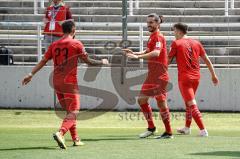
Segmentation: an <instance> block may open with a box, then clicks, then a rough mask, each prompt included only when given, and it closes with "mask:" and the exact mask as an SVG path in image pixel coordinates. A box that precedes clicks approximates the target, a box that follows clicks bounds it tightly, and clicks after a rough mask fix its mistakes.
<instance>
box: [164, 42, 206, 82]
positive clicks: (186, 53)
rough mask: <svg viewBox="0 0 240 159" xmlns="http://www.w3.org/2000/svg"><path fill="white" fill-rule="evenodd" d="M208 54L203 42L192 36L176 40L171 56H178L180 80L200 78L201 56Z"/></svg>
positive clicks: (172, 46)
mask: <svg viewBox="0 0 240 159" xmlns="http://www.w3.org/2000/svg"><path fill="white" fill-rule="evenodd" d="M204 54H206V52H205V50H204V48H203V46H202V44H201V43H200V42H199V41H197V40H193V39H190V38H182V39H179V40H175V41H174V42H173V43H172V45H171V51H170V53H169V55H168V56H169V57H174V56H175V57H176V61H177V66H178V80H179V81H183V80H189V79H200V63H199V59H200V56H203V55H204Z"/></svg>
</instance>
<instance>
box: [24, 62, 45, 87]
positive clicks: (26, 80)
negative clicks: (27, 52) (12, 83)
mask: <svg viewBox="0 0 240 159" xmlns="http://www.w3.org/2000/svg"><path fill="white" fill-rule="evenodd" d="M47 62H48V60H47V59H46V58H43V59H42V60H41V61H40V62H39V63H38V64H37V65H36V66H35V67H34V68H33V69H32V71H31V73H29V74H28V75H27V76H25V77H24V79H23V80H22V85H26V84H28V83H29V82H30V81H31V79H32V77H33V75H34V74H36V73H37V72H38V71H39V70H41V68H42V67H43V66H45V65H46V63H47Z"/></svg>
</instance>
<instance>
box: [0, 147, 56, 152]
mask: <svg viewBox="0 0 240 159" xmlns="http://www.w3.org/2000/svg"><path fill="white" fill-rule="evenodd" d="M56 149H58V147H56V146H54V147H16V148H4V149H1V148H0V151H16V150H56Z"/></svg>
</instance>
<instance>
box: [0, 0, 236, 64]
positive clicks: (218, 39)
mask: <svg viewBox="0 0 240 159" xmlns="http://www.w3.org/2000/svg"><path fill="white" fill-rule="evenodd" d="M65 2H66V4H67V5H69V6H70V7H71V11H72V13H73V17H74V19H75V21H76V22H79V24H80V26H78V27H77V29H78V30H81V31H78V33H77V38H78V39H81V41H82V42H83V43H84V45H85V46H86V49H87V51H88V52H91V53H93V54H97V55H98V56H99V57H108V58H109V59H110V60H111V58H112V57H111V55H112V53H113V52H110V51H107V50H106V49H105V48H104V45H105V44H106V43H107V42H109V41H113V42H116V43H119V42H120V41H121V34H122V33H121V21H122V16H121V13H122V9H121V6H122V2H121V1H120V0H103V1H101V0H93V1H86V0H83V1H77V0H65ZM224 3H225V1H224V0H211V1H207V0H197V1H194V0H186V1H185V0H160V1H158V0H140V1H139V7H140V8H139V9H136V8H135V7H134V9H133V14H134V15H133V16H128V22H129V23H128V24H129V29H128V30H129V32H128V35H129V39H130V40H131V41H132V49H134V50H136V51H137V50H138V48H139V25H146V24H145V21H146V16H147V14H149V13H152V12H156V13H158V14H162V15H164V17H165V23H164V24H162V25H161V31H162V32H163V33H164V35H166V38H167V43H168V46H169V45H170V43H171V41H172V40H173V39H174V38H173V36H172V34H171V32H170V31H171V27H172V24H173V23H176V22H185V23H188V24H189V25H190V31H191V32H190V33H189V36H190V37H193V38H195V39H199V40H200V41H201V42H202V43H203V44H204V46H205V47H206V51H207V53H208V55H210V56H211V57H210V58H211V60H212V62H213V63H214V64H216V66H218V67H228V66H229V67H238V66H240V52H239V51H240V27H239V26H240V16H239V15H240V0H235V9H229V16H224V6H225V4H224ZM47 5H48V2H45V6H47ZM39 13H40V14H38V15H33V0H8V1H6V0H1V2H0V45H6V46H8V47H9V48H11V49H13V51H14V59H15V60H16V64H24V65H25V64H34V63H35V62H36V61H37V47H36V46H37V40H36V38H35V37H36V35H37V31H36V30H37V28H36V26H33V25H32V24H34V22H41V21H42V18H43V16H44V9H42V8H39ZM1 22H22V25H21V24H20V23H16V25H2V23H1ZM26 22H29V25H26ZM85 22H86V23H85ZM92 22H93V23H92ZM131 23H136V24H131ZM89 24H92V25H91V26H88V25H89ZM16 35H18V36H17V37H16ZM147 35H148V34H147V31H146V27H144V45H145V44H146V41H147ZM14 36H15V37H16V38H14ZM43 51H44V49H43ZM114 63H115V64H116V65H118V66H119V65H120V64H121V56H120V57H119V58H117V60H116V61H114ZM128 64H130V65H132V66H135V65H136V66H139V61H134V60H133V61H132V60H129V61H128ZM229 64H230V65H229Z"/></svg>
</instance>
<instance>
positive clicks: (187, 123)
mask: <svg viewBox="0 0 240 159" xmlns="http://www.w3.org/2000/svg"><path fill="white" fill-rule="evenodd" d="M191 123H192V111H191V107H190V106H187V105H186V114H185V127H187V128H190V126H191Z"/></svg>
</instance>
